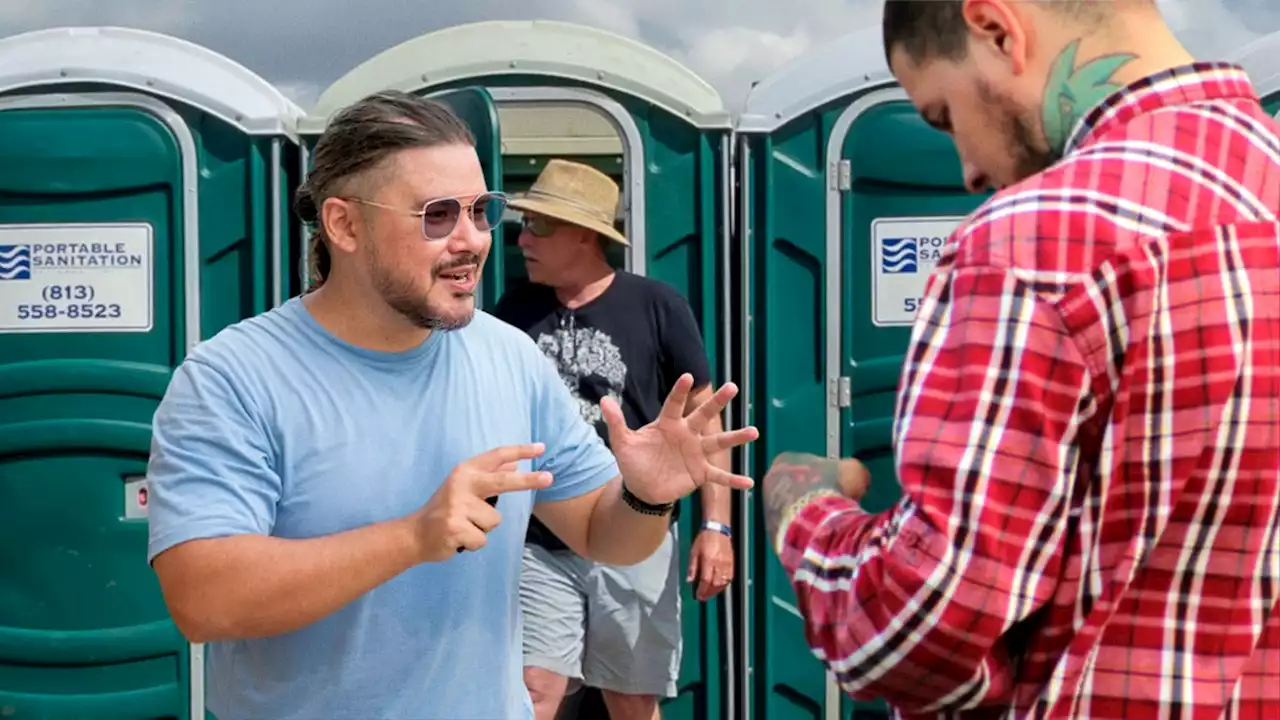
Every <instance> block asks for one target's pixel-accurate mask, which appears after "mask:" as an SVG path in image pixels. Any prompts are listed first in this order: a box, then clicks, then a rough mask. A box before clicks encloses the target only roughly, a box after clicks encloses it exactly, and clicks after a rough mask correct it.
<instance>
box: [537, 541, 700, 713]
mask: <svg viewBox="0 0 1280 720" xmlns="http://www.w3.org/2000/svg"><path fill="white" fill-rule="evenodd" d="M678 547H679V545H678V543H677V542H676V528H675V527H674V526H673V527H672V528H671V531H670V532H669V533H668V534H667V539H666V540H665V541H664V542H663V543H662V546H661V547H659V548H658V550H657V552H655V553H654V554H653V555H652V556H650V557H649V558H648V559H647V560H645V561H643V562H641V563H639V564H637V565H632V566H629V567H619V566H615V565H602V564H600V563H596V562H593V561H591V560H587V559H586V558H583V557H581V556H580V555H577V554H575V553H574V552H573V551H571V550H556V551H551V550H547V549H546V548H544V547H542V546H540V545H534V544H532V543H527V544H525V546H524V566H523V569H522V571H521V573H520V609H521V611H522V613H523V614H524V664H525V667H538V668H543V669H545V670H550V671H551V672H554V673H556V674H559V675H564V676H565V677H569V678H573V679H578V680H582V681H584V682H585V683H586V684H587V685H590V686H591V687H596V688H600V689H602V690H612V691H614V692H619V693H626V694H628V695H657V696H659V697H675V695H676V681H677V679H678V678H679V675H680V652H681V635H680V567H679V566H680V562H679V560H680V558H679V552H677V549H678Z"/></svg>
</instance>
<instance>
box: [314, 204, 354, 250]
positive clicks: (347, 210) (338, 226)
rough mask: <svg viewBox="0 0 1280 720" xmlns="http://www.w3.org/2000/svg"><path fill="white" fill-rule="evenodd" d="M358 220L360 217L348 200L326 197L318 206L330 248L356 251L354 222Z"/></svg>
mask: <svg viewBox="0 0 1280 720" xmlns="http://www.w3.org/2000/svg"><path fill="white" fill-rule="evenodd" d="M358 222H360V218H358V217H357V216H356V209H355V208H354V207H352V203H351V202H350V201H348V200H343V199H341V198H328V199H327V200H325V201H324V204H323V205H321V206H320V223H321V224H322V225H323V226H324V231H325V234H326V236H327V237H328V238H329V246H330V248H332V249H337V250H341V251H343V252H348V253H351V252H355V251H356V245H357V244H358V241H357V240H356V223H358Z"/></svg>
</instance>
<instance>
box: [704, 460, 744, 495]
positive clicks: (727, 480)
mask: <svg viewBox="0 0 1280 720" xmlns="http://www.w3.org/2000/svg"><path fill="white" fill-rule="evenodd" d="M707 482H709V483H715V484H716V485H722V486H724V487H727V488H732V489H734V490H750V489H751V488H753V487H755V484H756V483H755V481H754V480H752V479H751V478H749V477H747V476H746V475H738V474H735V473H731V472H729V471H727V470H724V469H723V468H718V467H716V466H715V465H712V464H711V463H707Z"/></svg>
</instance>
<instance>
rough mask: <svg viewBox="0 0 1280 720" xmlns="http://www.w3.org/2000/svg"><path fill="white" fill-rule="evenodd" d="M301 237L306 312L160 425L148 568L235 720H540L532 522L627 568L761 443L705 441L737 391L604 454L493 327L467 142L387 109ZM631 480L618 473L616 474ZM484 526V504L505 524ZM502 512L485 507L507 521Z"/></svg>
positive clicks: (246, 336) (371, 123)
mask: <svg viewBox="0 0 1280 720" xmlns="http://www.w3.org/2000/svg"><path fill="white" fill-rule="evenodd" d="M313 158H314V161H313V162H314V165H313V170H312V172H311V175H310V176H309V178H308V180H307V183H306V184H305V185H304V187H303V188H302V189H301V190H300V192H299V202H298V212H299V214H300V215H301V216H302V218H303V220H305V221H307V222H309V223H312V224H313V225H314V226H315V228H316V237H315V238H314V240H313V243H312V254H313V259H314V260H315V261H316V263H315V266H314V271H313V275H315V276H317V277H319V278H320V279H321V280H322V281H323V283H322V284H321V286H320V287H319V288H318V289H316V290H315V291H314V292H311V293H308V294H307V295H305V296H303V297H301V298H294V299H292V300H290V301H288V302H287V303H285V304H284V305H283V306H282V307H280V308H278V309H276V310H273V311H271V312H268V313H265V314H263V315H260V316H258V317H255V318H253V319H250V320H247V321H244V322H241V323H239V324H237V325H234V326H232V327H230V328H228V329H226V330H224V331H223V332H221V333H219V334H218V335H217V336H216V337H214V338H212V339H211V340H209V341H207V342H205V343H203V344H201V345H200V346H198V347H197V348H196V349H195V350H194V351H193V352H192V353H191V354H190V356H189V357H188V358H187V359H186V360H185V362H183V363H182V365H181V366H180V367H179V368H178V370H177V371H176V373H175V374H174V377H173V380H172V382H171V384H170V386H169V389H168V392H167V393H166V395H165V397H164V400H163V401H162V402H161V405H160V408H159V410H158V412H157V413H156V416H155V422H154V427H155V430H154V439H153V443H152V454H151V462H150V465H149V467H148V480H149V484H150V492H151V495H150V498H151V506H150V523H151V540H150V547H149V552H148V555H149V559H150V561H151V562H152V564H153V566H154V568H155V571H156V573H157V575H158V577H159V579H160V583H161V587H162V589H163V591H164V595H165V600H166V602H167V603H168V606H169V608H170V611H171V612H172V615H173V617H174V620H175V622H176V623H177V625H178V627H179V628H180V629H181V630H182V632H183V633H184V634H185V635H186V636H187V637H188V638H189V639H190V640H192V641H193V642H206V643H209V668H208V674H209V695H208V698H209V700H208V704H209V709H210V710H211V711H213V713H214V714H216V715H217V716H218V718H219V720H238V719H240V718H281V719H283V718H362V719H368V718H414V719H420V718H448V719H450V720H463V719H466V718H475V719H485V720H489V719H494V718H501V719H503V720H505V719H507V718H516V719H522V718H531V717H532V708H531V705H530V703H529V696H528V693H527V691H526V690H525V686H524V683H523V680H522V658H521V646H520V634H521V633H520V631H521V619H520V610H519V602H518V597H517V587H518V580H519V573H520V562H521V552H522V549H523V546H524V536H525V529H526V527H527V524H528V521H529V518H530V515H531V514H536V515H537V517H538V518H539V519H540V520H541V521H542V522H543V523H545V524H546V525H547V526H548V527H549V528H551V529H552V530H553V531H554V532H555V533H556V535H557V536H559V537H560V538H562V539H564V540H565V541H566V542H567V543H568V544H569V545H570V546H571V547H572V548H573V549H574V550H575V551H577V552H579V553H580V554H582V555H585V556H588V557H591V558H594V559H597V560H600V561H603V562H608V563H615V564H624V565H625V564H633V563H636V562H639V561H640V560H643V559H644V558H646V557H648V556H649V555H650V554H652V553H653V552H654V551H655V550H656V549H657V548H658V546H659V545H660V544H661V543H662V541H663V539H664V538H665V537H666V532H667V525H668V523H667V516H668V513H669V512H670V511H671V509H672V507H673V504H674V502H675V501H677V500H679V499H680V498H682V497H684V496H686V495H688V494H689V493H691V492H693V491H695V490H696V489H697V488H698V487H699V486H701V485H702V484H703V483H705V482H714V483H719V484H723V485H728V486H730V487H735V488H745V487H750V485H751V481H750V480H749V479H747V478H745V477H742V476H738V475H733V474H730V473H728V472H725V471H724V470H720V469H718V468H716V467H714V466H713V465H711V464H710V463H709V462H708V458H709V457H710V456H711V455H713V454H714V453H716V452H719V451H721V450H723V449H725V448H729V447H733V446H737V445H741V444H743V443H746V442H750V441H751V440H752V439H754V438H755V437H756V431H755V429H754V428H744V429H741V430H737V431H732V432H726V433H718V434H714V435H708V436H703V435H702V434H701V431H702V428H703V427H704V426H705V425H706V423H707V421H708V420H709V419H710V418H712V417H715V416H716V415H718V413H719V412H720V411H721V410H722V409H723V407H724V405H725V403H726V402H728V400H729V399H730V398H731V397H732V396H733V394H734V392H735V389H734V388H733V386H732V385H726V386H725V387H723V388H721V389H720V390H719V391H718V392H717V393H716V394H715V395H714V396H713V397H712V399H711V400H708V401H707V402H706V403H704V404H702V405H700V406H698V407H696V408H692V409H690V408H688V407H686V404H687V403H688V395H689V389H690V386H691V384H692V378H690V377H688V376H686V377H685V378H682V379H681V381H680V382H679V383H678V384H677V385H676V388H675V389H674V390H673V391H672V393H671V395H670V396H669V397H668V402H667V406H666V408H665V410H664V413H663V415H662V416H661V417H660V418H659V419H658V420H656V421H654V422H653V423H651V424H649V425H647V426H645V427H643V428H638V429H631V428H627V427H626V422H625V420H624V419H623V418H622V414H621V410H620V409H619V408H618V407H617V405H616V403H607V404H605V405H604V411H605V414H606V418H607V419H608V421H609V425H610V442H611V444H612V448H613V453H612V454H611V453H610V452H609V451H608V450H607V449H606V448H605V446H604V444H603V443H602V442H601V441H600V439H599V437H598V436H597V435H596V433H595V431H594V430H593V429H592V428H591V427H589V426H588V425H586V424H585V422H583V421H582V419H581V417H580V415H579V413H578V410H577V406H576V404H575V401H574V400H573V398H572V397H571V395H570V394H569V392H568V390H567V388H566V387H565V386H564V384H563V383H562V382H561V380H560V378H559V376H558V375H557V373H556V370H555V368H554V367H553V366H552V365H551V363H550V362H549V361H548V360H547V359H546V357H545V356H544V355H543V354H542V353H541V352H540V351H539V350H538V348H537V347H536V346H535V345H534V344H533V341H532V340H530V339H529V338H528V336H527V335H525V334H524V333H522V332H520V331H519V330H517V329H515V328H512V327H510V326H508V325H506V324H504V323H502V322H500V321H498V320H496V319H494V318H492V317H490V316H488V315H486V314H484V313H477V312H476V311H475V300H474V291H475V288H476V284H477V281H478V279H479V277H480V273H481V269H482V268H483V266H484V261H485V259H486V258H487V256H488V253H489V249H490V235H489V231H490V229H491V228H492V227H493V225H494V224H496V223H497V222H498V221H499V219H500V218H501V216H502V211H503V207H504V205H505V198H503V197H502V196H501V195H498V194H493V193H488V192H486V188H485V182H484V177H483V175H482V173H481V169H480V164H479V160H478V157H477V155H476V152H475V149H474V139H473V138H472V136H471V133H470V131H469V130H468V129H467V127H466V126H465V125H464V124H463V123H462V122H461V121H460V120H459V119H458V118H457V117H456V116H454V115H453V114H452V113H451V112H450V111H449V110H448V109H446V108H445V107H444V106H442V105H439V104H436V103H433V102H430V101H426V100H422V99H419V98H414V97H411V96H408V95H404V94H401V93H392V92H387V93H379V94H377V95H374V96H371V97H369V98H366V99H364V100H362V101H360V102H358V103H356V104H354V105H353V106H351V107H350V108H348V109H346V110H344V111H343V112H341V113H339V114H338V115H337V116H335V117H334V118H333V120H332V121H331V123H330V125H329V127H328V129H327V130H326V132H325V134H324V135H323V136H322V137H321V139H320V140H319V142H318V143H317V145H316V148H315V152H314V155H313ZM615 458H616V459H615ZM486 500H488V502H486ZM491 503H492V504H491Z"/></svg>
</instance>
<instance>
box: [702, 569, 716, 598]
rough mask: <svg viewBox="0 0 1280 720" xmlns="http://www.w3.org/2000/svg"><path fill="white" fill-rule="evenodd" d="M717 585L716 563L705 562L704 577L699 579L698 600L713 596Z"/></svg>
mask: <svg viewBox="0 0 1280 720" xmlns="http://www.w3.org/2000/svg"><path fill="white" fill-rule="evenodd" d="M715 586H716V568H715V563H703V565H702V577H701V578H699V581H698V600H699V601H703V600H706V599H707V598H709V597H711V596H712V595H713V594H714V592H715Z"/></svg>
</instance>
